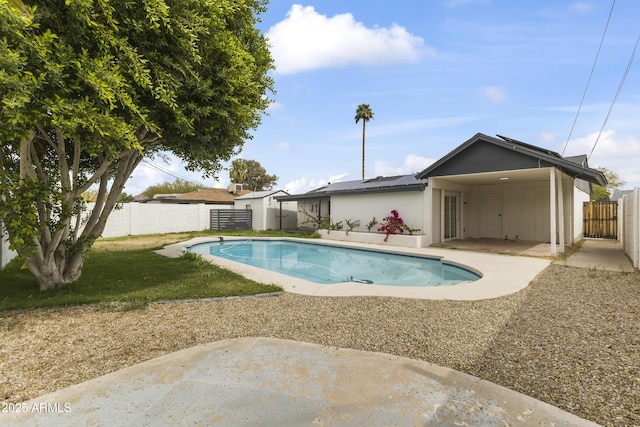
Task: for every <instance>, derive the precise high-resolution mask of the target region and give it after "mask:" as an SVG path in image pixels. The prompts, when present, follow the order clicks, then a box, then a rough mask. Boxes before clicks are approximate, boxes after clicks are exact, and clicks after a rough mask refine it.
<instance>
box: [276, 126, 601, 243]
mask: <svg viewBox="0 0 640 427" xmlns="http://www.w3.org/2000/svg"><path fill="white" fill-rule="evenodd" d="M591 184H599V185H605V184H606V179H605V177H604V175H603V174H602V173H601V172H599V171H597V170H595V169H591V168H589V167H588V165H587V159H586V156H576V157H566V158H565V157H562V156H561V155H560V154H558V153H554V152H552V151H549V150H546V149H543V148H540V147H536V146H533V145H530V144H527V143H524V142H521V141H516V140H514V139H511V138H507V137H503V136H498V137H497V138H494V137H490V136H487V135H484V134H481V133H478V134H476V135H474V136H473V137H472V138H470V139H469V140H467V141H466V142H464V143H463V144H461V145H460V146H458V147H457V148H456V149H454V150H453V151H451V152H450V153H448V154H447V155H445V156H444V157H442V158H441V159H440V160H438V161H436V162H435V163H433V164H432V165H431V166H429V167H428V168H426V169H425V170H423V171H422V172H420V173H418V174H416V175H415V176H414V175H405V176H400V177H378V178H374V179H369V180H362V181H349V182H345V183H337V184H331V185H328V186H326V187H323V188H319V189H316V190H313V191H310V192H309V193H306V194H302V195H294V196H288V197H280V198H279V200H287V201H292V200H297V201H298V202H299V204H300V207H301V208H304V209H305V210H306V211H307V212H308V213H310V214H312V215H317V216H325V215H330V216H331V219H332V221H333V222H337V221H339V220H342V219H347V218H349V219H353V220H355V219H357V220H359V221H360V223H361V225H360V227H359V230H358V231H362V229H363V227H364V226H365V225H366V224H367V223H368V222H369V221H370V220H371V219H372V218H373V217H376V219H377V220H378V222H380V219H381V218H382V217H384V216H386V215H388V214H389V212H390V211H391V210H392V209H395V210H397V211H398V212H399V213H400V216H401V217H402V218H403V220H404V221H405V223H407V224H408V225H409V226H410V227H412V228H419V229H420V233H421V234H422V235H423V237H424V238H423V239H422V242H423V243H422V244H423V245H425V246H429V245H432V244H434V243H440V242H445V241H448V240H455V239H467V238H494V239H505V238H506V239H515V240H518V239H520V240H528V241H534V242H548V243H550V244H551V245H550V247H551V249H550V252H551V254H552V255H555V254H556V253H557V251H561V252H562V251H564V248H565V246H567V245H571V244H573V243H574V242H575V241H577V240H580V239H581V238H582V224H583V223H582V203H583V202H584V201H588V200H589V196H590V193H591ZM302 216H303V217H306V215H305V214H304V213H303V214H302ZM300 223H301V221H300V217H299V224H300ZM365 230H366V229H365Z"/></svg>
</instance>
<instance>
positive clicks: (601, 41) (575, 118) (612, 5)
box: [562, 0, 616, 156]
mask: <svg viewBox="0 0 640 427" xmlns="http://www.w3.org/2000/svg"><path fill="white" fill-rule="evenodd" d="M615 5H616V0H613V3H612V4H611V10H610V11H609V17H608V18H607V25H605V27H604V32H603V33H602V38H601V39H600V46H598V52H597V53H596V57H595V59H594V60H593V66H592V67H591V73H590V74H589V79H588V80H587V86H586V87H585V88H584V92H583V93H582V99H581V100H580V105H579V106H578V111H577V112H576V116H575V117H574V119H573V124H572V125H571V130H570V131H569V136H568V137H567V142H565V143H564V148H563V149H562V155H563V156H564V152H565V150H566V149H567V145H569V140H570V139H571V135H572V134H573V129H574V128H575V127H576V122H577V121H578V116H579V115H580V110H581V109H582V103H583V102H584V98H585V96H586V95H587V90H588V89H589V84H590V83H591V77H593V71H594V70H595V69H596V63H597V62H598V57H599V56H600V50H601V49H602V44H603V43H604V36H605V35H606V34H607V28H609V22H611V15H612V14H613V7H614V6H615Z"/></svg>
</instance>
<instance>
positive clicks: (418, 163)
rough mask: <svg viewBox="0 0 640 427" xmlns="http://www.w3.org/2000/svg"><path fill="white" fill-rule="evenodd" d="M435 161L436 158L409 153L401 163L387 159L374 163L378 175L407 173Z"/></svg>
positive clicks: (418, 170)
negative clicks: (390, 161) (393, 162)
mask: <svg viewBox="0 0 640 427" xmlns="http://www.w3.org/2000/svg"><path fill="white" fill-rule="evenodd" d="M434 161H435V160H434V159H429V158H426V157H421V156H418V155H416V154H409V155H408V156H407V157H405V159H404V161H403V162H402V164H401V165H397V164H396V165H394V164H391V163H389V162H386V161H382V160H377V161H376V162H374V164H373V171H374V173H375V175H376V176H392V175H407V174H411V173H418V172H420V171H422V170H424V169H426V168H427V166H429V165H431V164H432V163H433V162H434Z"/></svg>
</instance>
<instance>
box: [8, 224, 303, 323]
mask: <svg viewBox="0 0 640 427" xmlns="http://www.w3.org/2000/svg"><path fill="white" fill-rule="evenodd" d="M210 234H214V233H206V232H205V233H180V234H165V235H154V236H133V237H126V238H117V239H100V240H98V241H97V242H96V244H95V246H94V249H93V250H92V251H91V252H90V253H89V255H88V257H87V259H86V261H85V264H84V268H83V271H82V277H81V278H80V280H78V281H77V282H76V283H73V284H72V285H69V286H65V287H63V288H61V289H57V290H54V291H47V292H40V291H39V290H38V284H37V282H36V280H35V279H34V278H33V276H32V275H31V273H29V271H28V270H26V269H22V268H21V266H22V263H21V262H19V261H18V260H14V261H13V262H11V263H10V264H9V265H8V266H7V267H6V268H5V269H4V270H3V271H0V312H2V311H6V310H18V309H33V308H44V307H59V306H71V305H81V304H99V306H101V307H105V308H109V307H111V309H122V310H124V309H129V308H138V307H143V306H145V305H146V304H147V303H148V302H151V301H161V300H171V299H194V298H212V297H223V296H237V295H252V294H259V293H265V292H274V291H279V290H281V288H280V287H278V286H275V285H265V284H260V283H257V282H254V281H252V280H249V279H246V278H244V277H242V276H240V275H238V274H236V273H233V272H231V271H229V270H225V269H223V268H219V267H217V266H215V265H212V264H210V263H208V262H206V261H204V260H202V259H200V258H199V257H197V256H192V255H191V254H188V255H187V256H183V257H181V258H167V257H164V256H161V255H158V254H156V253H154V252H153V251H154V250H155V249H159V248H161V247H162V246H164V245H167V244H170V243H175V242H178V241H181V240H187V239H189V238H192V237H195V236H201V235H210ZM223 234H225V235H230V234H233V235H247V236H260V235H263V236H264V235H267V236H294V235H295V236H297V237H300V236H303V235H300V234H291V233H283V232H264V233H256V232H246V231H237V232H226V233H223ZM307 236H308V235H307Z"/></svg>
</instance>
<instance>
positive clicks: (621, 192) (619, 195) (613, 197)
mask: <svg viewBox="0 0 640 427" xmlns="http://www.w3.org/2000/svg"><path fill="white" fill-rule="evenodd" d="M632 192H633V190H618V189H615V190H613V193H611V197H610V199H611V201H612V202H617V201H618V200H620V199H622V196H624V195H625V194H629V193H632Z"/></svg>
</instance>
